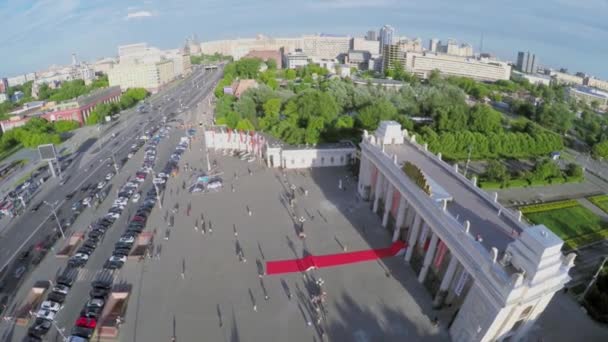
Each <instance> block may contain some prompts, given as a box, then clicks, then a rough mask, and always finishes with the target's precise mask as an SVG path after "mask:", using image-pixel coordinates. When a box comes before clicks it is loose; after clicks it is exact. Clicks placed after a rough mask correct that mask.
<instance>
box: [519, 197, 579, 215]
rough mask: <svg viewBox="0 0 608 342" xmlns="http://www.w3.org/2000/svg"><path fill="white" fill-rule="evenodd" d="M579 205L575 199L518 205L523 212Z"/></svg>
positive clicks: (538, 211)
mask: <svg viewBox="0 0 608 342" xmlns="http://www.w3.org/2000/svg"><path fill="white" fill-rule="evenodd" d="M576 206H579V203H578V201H576V200H566V201H556V202H550V203H541V204H532V205H527V206H524V207H520V208H519V210H520V211H521V212H522V213H524V214H531V213H540V212H543V211H549V210H557V209H564V208H571V207H576Z"/></svg>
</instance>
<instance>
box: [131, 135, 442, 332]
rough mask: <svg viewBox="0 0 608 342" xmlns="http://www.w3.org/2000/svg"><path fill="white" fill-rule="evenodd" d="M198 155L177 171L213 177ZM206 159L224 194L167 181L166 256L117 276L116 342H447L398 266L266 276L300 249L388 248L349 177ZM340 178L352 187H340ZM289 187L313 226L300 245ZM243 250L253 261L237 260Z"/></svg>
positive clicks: (390, 262) (426, 299) (158, 218)
mask: <svg viewBox="0 0 608 342" xmlns="http://www.w3.org/2000/svg"><path fill="white" fill-rule="evenodd" d="M199 134H200V132H199ZM199 146H200V141H198V142H195V143H194V145H193V149H192V151H189V152H187V153H186V154H185V156H184V159H183V160H182V163H181V164H182V165H184V164H185V163H187V162H189V163H190V164H191V165H192V166H193V167H195V168H199V169H200V168H203V169H205V168H206V166H205V165H206V161H205V159H204V153H203V152H201V151H200V150H199ZM210 159H211V160H216V161H217V169H218V170H219V171H220V172H223V175H222V177H223V179H224V189H223V190H222V191H220V192H217V193H206V194H190V193H188V192H187V191H186V190H183V189H182V186H183V182H184V181H186V182H188V181H189V180H190V176H191V175H190V173H189V172H185V173H184V172H181V173H180V174H179V175H178V176H177V177H175V178H171V179H170V180H169V183H168V186H167V190H166V192H165V197H164V201H163V209H162V210H158V209H157V210H155V211H154V212H153V213H152V216H151V217H150V220H149V224H148V229H150V230H152V231H154V230H156V238H155V244H156V246H155V252H154V253H153V254H156V252H157V251H158V250H159V249H160V257H159V259H156V258H152V259H147V260H145V261H143V262H140V263H138V262H136V261H129V262H128V263H127V264H126V265H125V268H124V269H123V270H122V271H121V272H120V274H121V275H120V278H121V279H122V280H124V281H127V282H129V283H133V284H134V289H133V292H132V294H131V299H130V301H129V307H128V311H127V314H126V316H125V323H124V324H123V326H122V328H121V336H120V339H121V341H171V338H172V337H173V336H174V337H175V338H176V340H177V341H197V340H201V339H204V340H205V341H321V340H326V341H327V340H331V341H398V340H399V341H402V340H404V339H406V338H409V339H412V340H429V341H431V340H435V341H444V340H446V339H448V337H447V333H446V331H445V325H446V324H445V322H443V321H442V322H441V323H440V326H439V327H435V326H434V325H433V324H432V322H430V320H429V316H430V317H433V313H432V312H431V310H430V304H431V298H430V296H429V294H428V293H427V292H426V291H425V290H424V289H423V288H422V286H421V285H420V284H419V283H418V282H417V280H416V276H415V275H414V273H413V272H411V270H410V269H409V267H407V266H406V265H405V264H404V262H403V260H402V258H400V257H394V258H389V259H383V260H382V261H374V262H364V263H359V264H352V265H346V266H338V267H334V268H327V269H319V270H315V271H312V272H310V273H308V274H307V275H306V276H304V275H303V274H301V273H292V274H286V275H278V276H263V277H261V278H260V277H259V273H260V271H261V269H260V268H263V266H264V264H265V262H266V261H271V260H281V259H293V258H300V257H302V256H303V255H304V253H305V252H304V249H306V250H307V252H308V253H312V254H314V255H322V254H331V253H340V252H342V251H344V249H346V250H347V251H354V250H363V249H370V248H380V247H387V246H389V245H390V243H391V240H390V234H389V233H388V232H387V231H385V230H384V229H383V228H381V226H380V221H379V219H378V218H377V217H375V216H373V215H372V214H371V211H370V210H369V208H368V206H369V203H367V202H361V201H358V199H357V197H356V196H355V190H356V185H355V184H354V183H353V181H348V180H347V176H348V175H349V173H348V171H347V170H346V169H344V168H324V169H315V170H313V171H312V173H310V171H287V172H286V173H285V174H284V175H283V174H282V173H281V172H280V171H278V170H273V169H268V168H266V167H265V166H262V165H261V164H260V163H259V161H256V162H253V163H247V162H246V161H241V160H239V159H237V158H234V157H230V156H223V155H222V154H221V153H218V154H215V153H211V155H210ZM248 169H250V170H251V171H252V174H251V175H250V174H249V172H248ZM235 173H236V177H235ZM339 179H343V180H344V184H345V185H346V189H345V190H340V189H338V180H339ZM288 184H295V185H296V186H297V187H298V190H297V191H296V193H297V195H296V196H297V197H296V198H297V200H296V202H297V203H296V210H297V213H296V215H297V216H296V217H300V216H304V217H305V219H306V222H305V224H304V230H305V233H306V239H305V241H302V240H300V239H299V238H298V235H297V233H296V228H295V224H294V222H293V216H292V215H293V213H292V211H291V208H290V207H289V204H288V202H287V200H286V196H285V194H286V193H287V192H288V191H289V185H288ZM232 186H234V188H235V191H234V192H232V190H231V189H232ZM300 187H301V188H303V189H306V190H308V194H307V195H304V194H303V193H302V192H301V191H300V189H299V188H300ZM176 203H178V206H179V209H178V212H177V213H176V214H175V215H174V217H175V225H174V228H172V229H171V233H170V236H169V239H168V240H165V239H164V236H165V229H167V224H165V223H164V222H165V218H164V216H167V217H169V219H170V216H171V215H172V208H175V204H176ZM189 206H191V210H190V214H189V215H188V214H187V212H188V207H189ZM248 209H250V210H251V212H252V215H251V216H249V212H248ZM201 215H203V216H204V220H205V228H206V233H205V234H202V232H201V225H202V224H201V223H200V221H201ZM197 220H198V221H199V223H198V227H197V230H195V228H194V227H195V221H197ZM157 222H159V224H155V223H157ZM238 249H242V251H243V256H244V259H245V260H246V262H242V261H240V260H239V256H238V254H237V250H238ZM182 272H183V273H184V274H183V278H182ZM387 275H388V276H387ZM318 278H322V279H323V280H324V281H325V285H324V290H325V291H326V292H327V294H328V303H327V305H326V308H327V314H326V316H325V318H324V319H322V320H321V323H320V324H319V325H317V324H316V318H314V316H315V315H314V314H313V312H314V310H313V309H311V303H310V299H311V295H310V294H309V292H308V291H309V290H308V289H309V288H310V287H311V283H312V282H314V279H318ZM266 295H267V296H268V299H265V296H266ZM290 297H291V298H290ZM446 321H447V320H446ZM309 322H310V323H311V325H308V323H309Z"/></svg>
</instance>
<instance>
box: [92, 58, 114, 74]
mask: <svg viewBox="0 0 608 342" xmlns="http://www.w3.org/2000/svg"><path fill="white" fill-rule="evenodd" d="M116 63H118V61H117V60H116V59H114V58H103V59H100V60H97V61H95V62H94V63H93V71H95V72H96V73H98V72H100V73H104V74H107V73H108V71H110V69H112V68H113V67H114V64H116Z"/></svg>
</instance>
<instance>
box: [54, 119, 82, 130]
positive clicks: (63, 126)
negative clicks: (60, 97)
mask: <svg viewBox="0 0 608 342" xmlns="http://www.w3.org/2000/svg"><path fill="white" fill-rule="evenodd" d="M78 127H80V123H79V122H78V121H74V120H59V121H55V122H54V123H53V128H54V130H55V131H56V132H57V133H64V132H69V131H73V130H75V129H76V128H78Z"/></svg>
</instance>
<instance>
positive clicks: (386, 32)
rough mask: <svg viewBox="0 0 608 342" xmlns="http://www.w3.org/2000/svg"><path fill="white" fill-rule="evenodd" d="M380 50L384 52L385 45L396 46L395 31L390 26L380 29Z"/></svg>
mask: <svg viewBox="0 0 608 342" xmlns="http://www.w3.org/2000/svg"><path fill="white" fill-rule="evenodd" d="M379 40H380V50H381V51H384V46H385V45H392V44H395V43H396V42H395V29H394V28H393V27H392V26H390V25H384V26H382V28H381V29H380V35H379Z"/></svg>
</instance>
